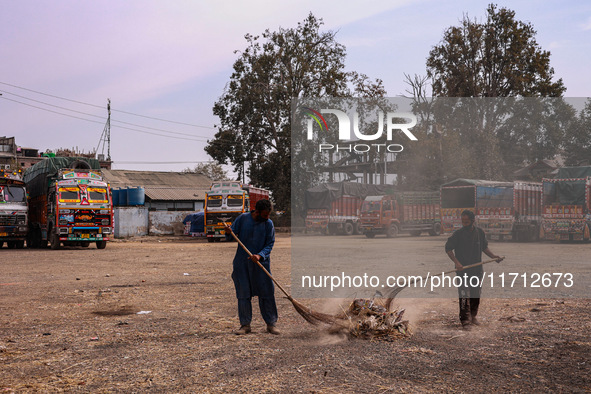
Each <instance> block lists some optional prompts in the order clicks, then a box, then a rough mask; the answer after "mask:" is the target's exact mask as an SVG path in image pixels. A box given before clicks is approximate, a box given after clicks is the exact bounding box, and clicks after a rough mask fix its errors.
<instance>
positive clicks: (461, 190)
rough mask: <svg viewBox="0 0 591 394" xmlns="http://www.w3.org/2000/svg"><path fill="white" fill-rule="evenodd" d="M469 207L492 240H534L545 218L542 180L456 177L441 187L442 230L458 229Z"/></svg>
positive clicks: (451, 230) (477, 223)
mask: <svg viewBox="0 0 591 394" xmlns="http://www.w3.org/2000/svg"><path fill="white" fill-rule="evenodd" d="M466 209H467V210H470V211H472V212H474V214H475V216H476V225H477V226H478V227H481V228H482V229H483V230H484V231H485V233H486V234H487V237H489V238H490V239H493V240H516V241H534V240H536V239H537V237H538V233H539V229H540V225H541V220H542V184H541V183H539V182H525V181H514V182H496V181H485V180H472V179H457V180H455V181H453V182H450V183H447V184H445V185H443V186H442V188H441V213H442V222H443V231H444V232H445V233H452V232H453V231H455V230H457V229H459V228H460V227H461V226H462V224H461V213H462V211H463V210H466Z"/></svg>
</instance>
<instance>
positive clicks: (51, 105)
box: [2, 90, 208, 138]
mask: <svg viewBox="0 0 591 394" xmlns="http://www.w3.org/2000/svg"><path fill="white" fill-rule="evenodd" d="M2 92H4V93H6V94H10V95H12V96H16V97H20V98H23V99H25V100H29V101H33V102H35V103H39V104H43V105H47V106H49V107H53V108H58V109H62V110H64V111H70V112H74V113H77V114H82V115H86V116H91V117H94V118H99V119H102V120H103V121H106V118H105V117H104V116H99V115H94V114H90V113H88V112H82V111H76V110H74V109H70V108H66V107H61V106H59V105H54V104H50V103H46V102H45V101H40V100H35V99H32V98H30V97H26V96H21V95H18V94H16V93H12V92H8V91H6V90H2ZM15 102H18V103H21V102H20V101H15ZM21 104H23V103H21ZM35 108H39V107H35ZM102 109H104V108H102ZM56 113H57V112H56ZM113 122H115V123H121V124H126V125H129V126H135V127H142V128H145V129H149V130H155V131H162V132H164V133H170V134H177V135H184V136H188V137H196V138H208V137H205V136H201V135H195V134H187V133H180V132H177V131H170V130H164V129H159V128H155V127H149V126H143V125H139V124H135V123H130V122H124V121H122V120H113Z"/></svg>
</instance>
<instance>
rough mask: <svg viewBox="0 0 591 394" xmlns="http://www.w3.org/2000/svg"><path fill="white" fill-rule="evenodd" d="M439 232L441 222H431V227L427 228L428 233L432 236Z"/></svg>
mask: <svg viewBox="0 0 591 394" xmlns="http://www.w3.org/2000/svg"><path fill="white" fill-rule="evenodd" d="M440 234H441V223H435V224H433V228H432V229H431V230H429V235H430V236H432V237H434V236H436V235H440Z"/></svg>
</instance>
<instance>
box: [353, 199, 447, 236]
mask: <svg viewBox="0 0 591 394" xmlns="http://www.w3.org/2000/svg"><path fill="white" fill-rule="evenodd" d="M439 200H440V197H439V192H398V193H394V194H390V195H384V196H368V197H366V198H365V201H364V202H363V206H362V208H361V227H362V229H363V232H364V234H365V236H366V237H367V238H373V237H375V236H376V234H385V235H386V237H388V238H393V237H396V236H397V235H398V234H400V233H408V234H410V235H413V236H419V235H421V233H422V232H423V231H426V232H428V233H429V235H439V234H440V233H441V215H440V209H439Z"/></svg>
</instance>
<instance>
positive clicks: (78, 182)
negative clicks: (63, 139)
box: [24, 157, 113, 249]
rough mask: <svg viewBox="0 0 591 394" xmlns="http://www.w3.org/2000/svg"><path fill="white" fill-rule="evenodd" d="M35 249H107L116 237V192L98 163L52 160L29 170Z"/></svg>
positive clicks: (31, 232) (31, 236) (31, 233)
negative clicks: (114, 232)
mask: <svg viewBox="0 0 591 394" xmlns="http://www.w3.org/2000/svg"><path fill="white" fill-rule="evenodd" d="M24 179H25V182H26V185H27V191H28V193H29V197H30V202H29V208H30V209H29V237H28V245H30V246H31V247H47V244H48V242H49V244H50V245H51V248H52V249H59V248H60V247H61V245H62V244H63V245H72V246H74V245H79V246H83V247H87V246H89V245H90V243H91V242H94V243H96V247H97V248H98V249H104V248H105V247H106V246H107V241H109V239H110V238H111V237H112V234H113V203H112V196H111V188H110V186H109V184H108V183H107V182H105V181H104V180H103V177H102V173H101V170H100V166H99V162H98V160H96V159H88V158H80V157H50V158H47V159H44V160H42V161H40V162H39V163H37V164H35V165H34V166H32V167H30V168H28V169H27V171H26V172H25V176H24Z"/></svg>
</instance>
